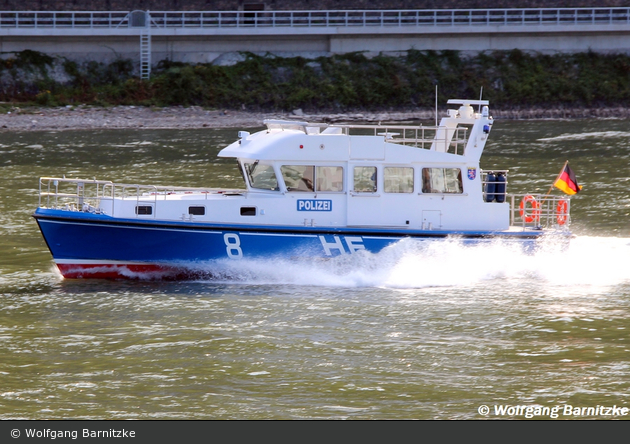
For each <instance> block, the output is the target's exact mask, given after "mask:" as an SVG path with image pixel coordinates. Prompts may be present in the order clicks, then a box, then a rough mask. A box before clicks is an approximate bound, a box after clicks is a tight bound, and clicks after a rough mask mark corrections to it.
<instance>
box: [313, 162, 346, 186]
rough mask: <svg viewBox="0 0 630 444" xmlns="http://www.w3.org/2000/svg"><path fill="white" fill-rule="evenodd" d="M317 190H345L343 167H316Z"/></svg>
mask: <svg viewBox="0 0 630 444" xmlns="http://www.w3.org/2000/svg"><path fill="white" fill-rule="evenodd" d="M315 178H316V183H317V187H316V188H315V190H316V191H343V167H340V166H323V167H320V166H318V167H317V168H316V169H315Z"/></svg>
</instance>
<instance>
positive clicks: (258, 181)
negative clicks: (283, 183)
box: [245, 161, 280, 191]
mask: <svg viewBox="0 0 630 444" xmlns="http://www.w3.org/2000/svg"><path fill="white" fill-rule="evenodd" d="M245 172H246V173H247V178H248V179H249V185H250V186H251V187H252V188H257V189H261V190H272V191H278V190H279V189H280V188H279V187H278V178H277V177H276V172H275V171H274V170H273V167H272V166H271V165H261V164H259V163H258V161H256V162H254V163H246V164H245Z"/></svg>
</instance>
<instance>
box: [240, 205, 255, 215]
mask: <svg viewBox="0 0 630 444" xmlns="http://www.w3.org/2000/svg"><path fill="white" fill-rule="evenodd" d="M241 216H256V207H241Z"/></svg>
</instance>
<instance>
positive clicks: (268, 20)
mask: <svg viewBox="0 0 630 444" xmlns="http://www.w3.org/2000/svg"><path fill="white" fill-rule="evenodd" d="M131 12H132V11H103V12H101V11H0V28H18V29H20V28H26V29H29V28H47V29H48V28H53V29H54V28H72V29H74V28H77V29H85V28H112V29H118V28H121V27H134V25H133V24H132V23H131V20H130V16H131ZM146 12H147V14H148V17H149V20H148V23H149V25H150V26H151V27H152V28H241V27H243V28H251V27H254V28H256V27H264V28H269V27H271V28H279V27H280V28H285V27H299V28H302V27H317V28H321V27H324V28H326V27H374V26H378V27H393V26H395V27H403V26H416V27H438V26H439V27H448V26H469V27H479V26H484V25H485V26H490V25H492V26H497V25H499V26H522V25H589V24H598V25H606V24H610V25H613V24H630V8H624V7H614V8H520V9H512V8H510V9H420V10H414V9H401V10H377V9H366V10H313V11H146Z"/></svg>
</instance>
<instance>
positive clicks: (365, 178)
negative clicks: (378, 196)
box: [354, 166, 376, 193]
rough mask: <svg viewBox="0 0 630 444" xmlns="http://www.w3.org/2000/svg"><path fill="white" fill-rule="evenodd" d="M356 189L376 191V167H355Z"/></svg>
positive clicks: (363, 191) (367, 191) (359, 191)
mask: <svg viewBox="0 0 630 444" xmlns="http://www.w3.org/2000/svg"><path fill="white" fill-rule="evenodd" d="M354 191H355V192H357V193H375V192H376V167H373V166H357V167H354Z"/></svg>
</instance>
